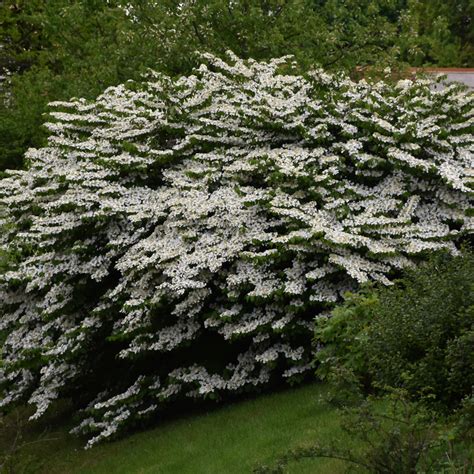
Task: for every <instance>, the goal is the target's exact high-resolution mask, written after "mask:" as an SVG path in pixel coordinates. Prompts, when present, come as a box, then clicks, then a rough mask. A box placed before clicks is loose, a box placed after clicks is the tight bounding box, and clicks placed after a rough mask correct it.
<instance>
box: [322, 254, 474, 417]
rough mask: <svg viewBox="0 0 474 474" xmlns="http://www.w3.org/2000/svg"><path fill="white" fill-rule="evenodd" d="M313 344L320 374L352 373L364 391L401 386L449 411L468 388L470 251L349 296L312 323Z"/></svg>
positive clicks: (473, 290) (472, 295) (471, 376)
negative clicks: (384, 285) (318, 347)
mask: <svg viewBox="0 0 474 474" xmlns="http://www.w3.org/2000/svg"><path fill="white" fill-rule="evenodd" d="M315 341H316V344H318V345H320V346H322V347H320V349H319V350H318V351H317V353H316V362H317V363H318V365H319V366H318V369H317V373H318V375H319V376H320V377H321V378H322V379H326V380H327V379H329V378H330V374H331V373H332V374H333V375H334V373H336V372H337V371H339V372H340V371H341V370H345V371H351V372H352V373H353V374H354V375H355V377H356V378H357V380H358V381H359V383H360V384H361V385H362V386H363V388H364V389H365V391H366V392H370V391H372V390H374V389H375V388H377V387H384V386H391V387H403V388H404V389H406V390H407V391H408V393H409V394H410V395H411V396H412V397H414V398H416V399H422V400H424V401H427V402H430V404H431V405H433V406H436V407H437V408H438V409H442V410H448V411H449V410H450V409H454V408H455V407H457V406H458V405H459V404H460V402H461V401H462V400H463V399H464V398H465V397H468V396H469V395H470V394H471V392H472V387H473V385H474V371H473V367H474V350H473V348H474V256H473V254H472V253H471V252H466V253H464V254H463V255H462V256H458V257H450V256H447V255H445V254H439V255H437V256H435V257H433V258H432V259H431V260H430V261H429V262H428V263H427V264H426V265H423V266H420V267H418V268H416V269H411V270H409V271H407V272H406V273H405V275H404V277H403V278H402V279H401V280H399V281H397V282H396V284H395V285H394V286H392V287H383V288H375V287H366V288H365V289H364V290H362V291H361V292H360V293H358V294H349V295H347V296H346V300H345V303H344V304H343V305H342V306H340V307H338V308H337V309H335V310H334V311H333V316H332V317H331V318H329V319H326V320H319V321H318V322H317V325H316V333H315ZM335 371H336V372H335Z"/></svg>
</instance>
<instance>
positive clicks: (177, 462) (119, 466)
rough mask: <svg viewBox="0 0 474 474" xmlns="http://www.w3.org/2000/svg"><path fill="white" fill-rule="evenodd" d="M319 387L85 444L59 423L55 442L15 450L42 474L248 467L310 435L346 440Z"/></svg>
mask: <svg viewBox="0 0 474 474" xmlns="http://www.w3.org/2000/svg"><path fill="white" fill-rule="evenodd" d="M325 390H326V389H325V387H324V386H323V385H318V384H311V385H306V386H303V387H299V388H295V389H289V390H285V391H282V392H278V393H274V394H270V395H262V396H260V397H256V398H253V399H247V400H243V401H240V402H235V403H233V404H229V405H222V406H219V407H217V408H215V409H212V410H210V411H206V412H204V411H201V412H200V413H198V414H191V415H188V416H183V417H181V418H178V419H176V418H175V419H172V420H167V421H163V422H162V423H158V424H157V426H156V427H155V428H153V429H149V430H147V431H143V432H139V433H135V434H131V435H130V436H128V437H126V438H124V439H122V440H118V441H115V442H110V443H107V444H103V445H99V446H97V447H94V448H92V449H90V450H84V449H82V446H83V440H82V441H81V440H79V439H77V438H74V437H72V436H70V435H67V431H66V429H65V428H64V429H63V430H60V431H55V432H52V433H49V434H48V437H56V438H58V439H57V440H56V441H49V442H40V443H36V444H34V445H30V446H29V447H28V448H27V449H24V451H23V452H22V456H24V458H25V459H26V457H28V456H34V457H36V458H37V459H39V460H40V461H41V464H40V465H37V467H36V468H35V471H34V472H40V473H41V472H44V473H49V474H55V473H58V474H59V473H61V474H64V473H68V474H69V473H71V474H74V473H84V474H86V473H87V474H94V473H106V474H112V473H113V474H121V473H123V474H135V473H140V474H145V473H163V474H174V473H176V474H178V473H179V474H187V473H189V474H191V473H192V474H201V473H203V474H213V473H216V474H217V473H219V474H223V473H225V474H232V473H238V474H243V473H250V472H252V469H253V467H255V465H256V464H259V463H271V462H272V460H273V459H274V458H275V457H276V456H277V455H279V454H281V453H282V452H284V451H285V450H286V449H288V448H292V447H296V446H301V445H308V444H311V443H312V442H313V441H320V442H323V441H329V440H339V441H343V442H344V443H345V444H346V445H347V444H350V443H351V440H350V439H345V436H347V435H345V434H344V433H343V432H342V431H341V430H340V428H339V422H340V418H339V416H338V414H337V412H336V411H335V410H334V409H333V408H331V407H329V406H328V405H327V404H326V403H324V402H323V401H321V400H320V396H321V394H322V393H323V392H324V391H325ZM40 466H41V467H40ZM345 467H347V465H346V466H345V465H344V464H343V463H341V462H340V461H336V460H328V459H324V460H311V461H302V462H298V463H294V465H291V466H290V467H289V469H288V473H298V474H305V473H310V472H311V473H318V472H321V473H331V474H338V473H342V472H344V469H345Z"/></svg>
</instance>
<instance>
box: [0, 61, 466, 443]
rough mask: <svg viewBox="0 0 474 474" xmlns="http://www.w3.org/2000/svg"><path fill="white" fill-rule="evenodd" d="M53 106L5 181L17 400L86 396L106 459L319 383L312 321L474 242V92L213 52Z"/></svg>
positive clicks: (10, 389) (87, 420)
mask: <svg viewBox="0 0 474 474" xmlns="http://www.w3.org/2000/svg"><path fill="white" fill-rule="evenodd" d="M204 57H205V59H206V60H207V62H208V66H206V65H202V66H201V67H200V68H199V69H197V70H195V72H194V74H193V75H190V76H183V77H181V78H180V79H176V80H172V79H170V78H169V77H167V76H164V75H161V74H156V73H150V75H149V78H148V80H147V81H145V80H144V81H143V82H142V83H137V82H128V83H126V84H124V85H122V86H118V87H114V88H109V89H107V90H106V91H105V92H104V94H103V95H101V96H100V97H99V98H98V99H97V100H96V101H86V100H84V99H74V100H72V101H71V102H56V103H53V104H51V107H52V112H51V120H50V122H49V123H48V124H47V127H48V128H49V130H50V131H51V136H50V138H49V143H48V146H47V147H44V148H41V149H31V150H30V151H29V152H28V154H27V159H28V161H29V163H30V166H29V169H28V170H27V171H11V172H9V173H8V174H9V177H8V178H6V179H4V180H2V186H1V188H0V205H4V206H6V208H7V210H6V217H5V219H4V223H5V226H6V227H5V232H3V233H2V234H1V239H2V241H3V245H4V246H6V247H7V248H8V249H9V251H10V252H11V253H12V254H14V255H15V261H12V262H10V263H9V268H8V271H7V272H5V273H4V274H3V275H1V276H0V311H2V312H3V313H4V316H3V318H2V321H1V328H0V330H2V331H5V332H6V334H7V338H6V342H5V344H4V347H3V355H2V367H1V378H0V380H1V382H0V383H1V387H2V390H4V397H3V399H2V402H1V403H2V405H3V406H4V407H8V406H10V405H14V404H15V403H18V402H20V401H22V400H28V402H29V403H31V404H33V405H36V408H37V411H36V414H35V416H36V417H39V416H41V415H42V414H43V413H44V412H45V410H46V409H47V408H48V406H49V405H50V404H51V402H52V400H54V399H56V398H57V397H60V396H68V395H73V396H76V395H77V394H78V393H79V394H80V396H81V400H80V401H81V403H83V404H86V405H87V406H86V409H85V411H84V412H83V414H82V415H83V421H82V422H81V423H80V425H79V427H78V428H77V431H78V432H81V433H86V434H88V435H93V437H92V438H91V439H90V441H89V445H90V444H93V443H94V442H97V441H99V440H101V439H104V438H107V437H109V436H112V435H114V434H115V433H117V432H118V431H119V430H121V429H123V428H124V427H125V426H127V425H129V424H136V423H138V422H140V420H142V419H147V418H149V417H151V416H152V415H154V414H155V413H156V412H157V411H158V410H159V409H160V408H161V407H162V406H163V405H164V404H165V403H166V402H168V401H172V400H176V399H179V398H180V397H191V398H198V399H199V398H204V397H212V398H217V397H220V396H221V395H224V394H226V393H238V392H241V391H244V390H255V389H258V388H259V387H262V386H264V385H265V384H269V383H271V382H272V381H279V380H280V379H281V378H283V379H287V380H294V379H295V378H296V379H297V380H298V379H299V378H301V377H302V376H303V375H304V374H305V373H307V372H308V371H309V370H310V369H311V337H312V333H313V329H314V327H313V318H314V315H315V314H320V315H321V314H324V312H327V311H328V310H329V309H330V308H331V307H332V306H333V304H334V303H335V302H337V301H338V300H339V299H340V297H341V295H342V294H343V293H345V292H346V291H348V290H351V289H352V290H354V289H356V288H357V287H358V285H359V284H360V283H363V282H366V281H371V280H375V281H379V282H382V283H384V284H386V283H389V282H390V278H391V277H392V276H393V275H396V274H397V272H398V271H399V270H400V269H401V268H405V267H407V266H410V265H412V264H413V262H416V261H418V260H419V259H421V258H424V257H425V256H426V255H427V254H429V253H430V252H431V251H432V250H435V249H441V248H445V249H448V250H450V251H452V252H454V251H455V245H454V242H455V241H456V239H458V238H459V236H462V235H464V234H469V232H470V225H471V221H470V218H468V217H467V213H468V210H469V208H470V202H469V198H468V196H469V193H470V187H469V186H470V185H469V173H470V170H471V163H470V160H471V155H470V152H469V150H470V147H472V145H473V141H474V139H473V136H472V135H471V134H469V133H468V130H469V127H470V121H469V118H468V117H469V113H470V112H472V103H473V101H474V96H473V95H472V94H470V93H467V92H463V90H462V88H460V87H459V86H450V87H448V88H446V89H444V90H442V91H435V90H433V89H432V88H431V87H430V86H431V84H430V83H429V82H428V81H415V82H410V81H401V82H400V83H398V84H396V85H390V84H384V83H382V82H380V83H375V84H370V83H367V82H365V81H361V82H359V83H355V82H352V81H351V80H349V79H348V78H347V77H345V76H331V75H327V74H325V73H323V72H322V71H320V70H316V71H313V72H311V73H308V74H307V75H304V76H301V75H298V74H295V73H294V72H293V69H292V68H293V65H292V63H291V62H289V61H288V60H285V59H280V60H273V61H271V62H269V63H258V62H255V61H251V60H249V61H241V60H239V59H238V58H236V57H234V56H233V55H231V59H230V60H229V63H226V62H224V61H222V60H220V59H217V58H215V57H213V56H210V55H205V56H204Z"/></svg>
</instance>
